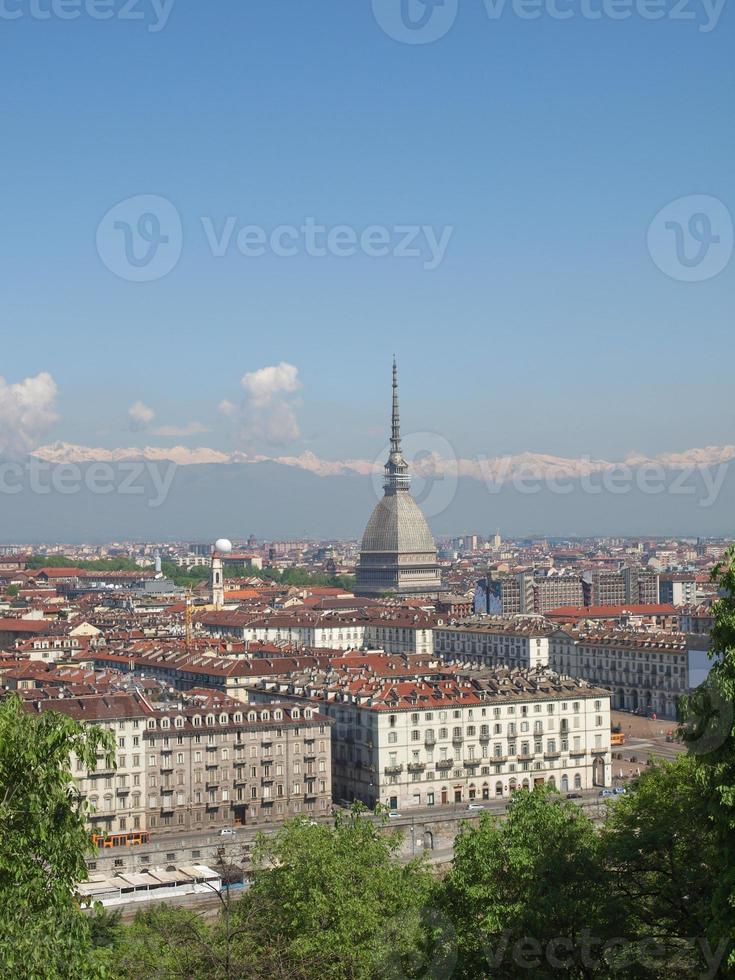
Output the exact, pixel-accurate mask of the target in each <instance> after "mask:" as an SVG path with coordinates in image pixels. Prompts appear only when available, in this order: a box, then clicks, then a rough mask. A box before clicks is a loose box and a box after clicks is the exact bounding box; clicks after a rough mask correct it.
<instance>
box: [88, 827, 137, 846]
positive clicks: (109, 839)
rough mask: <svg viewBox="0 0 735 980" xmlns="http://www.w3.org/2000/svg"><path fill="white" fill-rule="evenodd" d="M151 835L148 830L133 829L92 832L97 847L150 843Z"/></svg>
mask: <svg viewBox="0 0 735 980" xmlns="http://www.w3.org/2000/svg"><path fill="white" fill-rule="evenodd" d="M150 839H151V835H150V834H149V833H148V831H147V830H133V831H130V832H129V833H121V834H92V843H93V844H94V845H95V847H134V846H135V845H136V844H148V843H150Z"/></svg>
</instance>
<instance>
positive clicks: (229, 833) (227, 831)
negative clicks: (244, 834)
mask: <svg viewBox="0 0 735 980" xmlns="http://www.w3.org/2000/svg"><path fill="white" fill-rule="evenodd" d="M236 833H237V831H236V830H234V829H233V828H232V827H223V828H222V830H220V832H219V835H220V837H234V836H235V834H236Z"/></svg>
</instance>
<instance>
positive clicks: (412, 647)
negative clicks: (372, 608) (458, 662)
mask: <svg viewBox="0 0 735 980" xmlns="http://www.w3.org/2000/svg"><path fill="white" fill-rule="evenodd" d="M437 622H442V620H440V619H437V617H436V616H432V615H429V614H428V613H423V612H410V611H409V612H406V611H405V610H393V609H390V608H388V609H386V610H384V611H381V612H380V614H379V615H376V613H375V612H371V614H370V618H369V619H368V620H367V622H366V624H365V631H364V636H363V644H364V646H365V647H366V648H367V649H372V650H376V649H377V650H386V651H387V652H388V653H423V654H431V653H433V650H434V635H433V630H434V627H435V626H436V624H437Z"/></svg>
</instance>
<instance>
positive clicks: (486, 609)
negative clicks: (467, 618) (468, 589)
mask: <svg viewBox="0 0 735 980" xmlns="http://www.w3.org/2000/svg"><path fill="white" fill-rule="evenodd" d="M474 609H475V612H477V613H487V614H488V615H500V616H517V615H519V614H520V613H530V612H533V575H532V573H530V572H519V573H518V574H516V575H509V574H500V573H498V572H490V573H489V574H488V575H487V576H486V577H485V578H483V579H480V581H479V582H478V583H477V588H476V592H475V602H474Z"/></svg>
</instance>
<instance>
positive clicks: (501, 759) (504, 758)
mask: <svg viewBox="0 0 735 980" xmlns="http://www.w3.org/2000/svg"><path fill="white" fill-rule="evenodd" d="M507 761H508V756H507V755H494V756H492V757H491V758H490V759H488V762H492V763H493V764H494V765H498V764H499V763H501V762H507Z"/></svg>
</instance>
